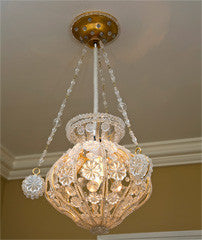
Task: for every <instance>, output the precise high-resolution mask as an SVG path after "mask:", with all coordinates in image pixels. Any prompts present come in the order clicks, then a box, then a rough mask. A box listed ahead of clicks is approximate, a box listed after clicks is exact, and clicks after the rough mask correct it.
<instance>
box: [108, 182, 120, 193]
mask: <svg viewBox="0 0 202 240" xmlns="http://www.w3.org/2000/svg"><path fill="white" fill-rule="evenodd" d="M121 189H122V184H121V182H120V181H117V182H113V183H112V185H111V191H112V192H120V191H121Z"/></svg>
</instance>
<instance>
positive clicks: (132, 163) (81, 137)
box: [45, 113, 152, 234]
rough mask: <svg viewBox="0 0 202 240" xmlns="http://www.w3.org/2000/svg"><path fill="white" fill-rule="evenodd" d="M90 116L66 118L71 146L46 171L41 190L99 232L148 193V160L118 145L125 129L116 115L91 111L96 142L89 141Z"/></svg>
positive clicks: (59, 207) (62, 209) (65, 211)
mask: <svg viewBox="0 0 202 240" xmlns="http://www.w3.org/2000/svg"><path fill="white" fill-rule="evenodd" d="M94 121H95V115H94V114H83V115H78V116H76V117H75V118H73V119H72V120H70V121H69V122H68V124H67V126H66V131H67V137H68V139H69V140H70V141H71V142H73V143H76V145H75V146H74V147H73V148H72V149H69V150H68V151H67V152H66V153H65V154H64V155H63V156H62V157H61V158H60V159H59V160H58V161H57V162H56V163H55V164H54V165H53V166H52V168H51V169H50V171H49V172H48V174H47V177H46V190H45V193H46V198H47V200H48V201H49V202H50V203H51V204H52V205H53V206H54V207H55V208H56V209H57V210H58V211H59V212H61V213H63V214H65V215H67V216H68V217H70V218H72V219H73V220H74V221H75V222H76V223H77V225H79V226H81V227H83V228H86V229H89V230H91V231H92V232H93V233H97V234H101V233H107V232H108V231H109V229H111V228H113V227H115V226H117V225H118V224H120V223H121V222H122V221H123V219H124V218H125V217H127V216H128V215H129V214H130V213H131V212H133V211H134V210H135V209H137V208H139V207H140V206H141V205H142V204H143V203H144V202H145V201H146V200H147V199H148V198H149V196H150V194H151V190H152V187H151V179H150V176H151V172H152V163H151V160H150V159H149V158H148V157H146V156H145V155H142V154H135V155H133V154H132V153H131V152H130V151H129V150H127V149H126V148H125V147H123V146H120V145H118V143H117V142H119V140H120V139H121V138H122V137H123V135H124V133H125V130H124V126H125V124H124V122H123V121H122V120H121V119H120V118H118V117H114V116H112V115H109V114H102V113H99V114H98V115H97V117H96V124H97V128H96V129H97V131H96V136H97V137H98V138H99V141H94V134H93V129H94V128H93V126H94ZM111 136H113V137H111ZM108 139H111V141H109V140H108Z"/></svg>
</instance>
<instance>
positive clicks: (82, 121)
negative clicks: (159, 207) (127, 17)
mask: <svg viewBox="0 0 202 240" xmlns="http://www.w3.org/2000/svg"><path fill="white" fill-rule="evenodd" d="M71 30H72V33H73V36H74V38H76V39H77V40H79V41H80V42H81V43H82V44H83V45H84V48H83V49H82V53H81V57H80V59H79V60H78V63H77V66H76V67H75V70H74V77H73V79H72V81H71V83H70V86H69V88H68V89H67V90H66V95H65V98H64V100H63V102H62V104H61V106H60V109H59V112H58V114H57V117H56V119H55V120H54V127H53V129H52V131H51V133H50V136H49V137H48V140H47V143H46V147H45V150H44V151H43V152H42V155H41V158H40V159H39V165H38V167H36V168H34V169H33V171H32V172H33V175H30V176H28V177H26V178H25V179H24V180H23V182H22V190H23V192H24V194H25V195H26V197H28V198H31V199H35V198H38V197H39V196H42V195H43V194H44V195H45V197H46V199H47V200H48V201H49V203H50V204H51V205H52V206H53V207H54V208H55V209H56V210H57V211H59V212H60V213H62V214H65V215H66V216H68V217H69V218H71V219H72V220H73V221H74V222H75V223H76V224H77V225H78V226H80V227H82V228H85V229H88V230H90V231H91V232H92V233H95V234H105V233H108V232H109V230H110V229H112V228H114V227H116V226H117V225H118V224H120V223H121V222H122V221H123V220H124V219H125V218H126V217H127V216H128V215H129V214H131V213H132V212H133V211H135V210H136V209H138V208H139V207H140V206H142V205H143V204H144V203H145V202H146V201H147V200H148V198H149V197H150V195H151V191H152V185H151V173H152V161H151V159H150V158H149V157H147V156H146V155H144V154H142V153H141V148H140V147H139V146H138V142H137V138H136V137H135V135H134V133H133V131H132V129H131V124H130V121H129V119H128V114H127V107H126V104H125V103H124V102H123V100H122V98H121V96H120V92H119V90H118V88H117V85H116V78H115V75H114V72H113V69H112V68H111V65H110V61H109V58H108V55H107V53H106V51H105V49H104V45H105V44H107V43H109V42H111V41H112V40H114V39H115V38H116V37H117V36H118V34H119V25H118V22H117V20H116V19H115V18H114V17H113V16H111V15H110V14H107V13H103V12H97V11H94V12H87V13H83V14H81V15H79V16H78V17H77V18H76V19H75V20H74V22H73V24H72V28H71ZM88 47H90V48H92V49H93V53H94V74H93V75H94V76H93V79H94V109H93V113H87V114H80V115H78V116H76V117H74V118H73V119H71V120H70V121H69V122H68V123H67V125H66V136H67V138H68V140H69V141H70V142H71V143H73V144H74V146H73V148H71V149H69V150H67V151H66V152H65V153H64V154H63V155H62V156H61V157H60V158H59V160H57V161H56V162H55V163H54V164H53V166H52V167H51V168H50V170H49V172H48V173H47V175H46V178H45V180H44V179H43V178H42V177H41V176H40V166H41V165H42V164H43V162H44V161H45V157H46V155H47V150H48V147H49V145H50V143H51V142H52V140H53V137H54V135H55V133H56V131H57V128H58V127H59V126H60V122H61V117H62V115H63V111H64V108H65V105H66V102H67V100H68V98H69V96H70V94H71V92H72V90H73V86H74V85H75V83H76V82H77V79H78V75H79V72H80V66H81V65H82V63H83V60H84V57H85V55H86V52H87V49H89V48H88ZM103 63H104V64H105V65H106V67H105V69H107V71H108V73H109V77H110V79H111V82H112V84H113V88H114V92H115V96H116V98H117V102H118V110H119V111H120V112H121V114H122V116H123V120H122V119H121V118H119V117H116V116H113V115H111V114H109V113H108V101H107V96H106V92H105V78H104V74H103ZM98 82H99V83H100V85H101V87H102V98H103V105H104V109H105V112H104V113H100V112H98V100H99V98H98V87H99V86H98ZM125 126H126V127H127V128H128V131H129V134H130V136H131V139H132V142H133V144H134V153H132V152H130V151H129V150H128V149H126V148H125V147H124V146H121V145H119V141H120V140H121V139H122V138H123V137H124V135H125Z"/></svg>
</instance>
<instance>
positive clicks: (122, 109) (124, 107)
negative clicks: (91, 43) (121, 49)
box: [100, 41, 138, 146]
mask: <svg viewBox="0 0 202 240" xmlns="http://www.w3.org/2000/svg"><path fill="white" fill-rule="evenodd" d="M100 49H101V51H102V55H103V57H104V60H105V64H106V66H107V68H108V72H109V75H110V78H111V81H112V84H113V87H114V93H115V95H116V98H117V101H118V110H119V111H120V112H121V113H122V116H123V118H124V121H125V124H126V126H127V128H128V131H129V134H130V137H131V139H132V142H133V143H134V145H135V146H137V145H138V142H137V138H136V137H135V135H134V132H133V131H132V129H131V124H130V120H129V118H128V114H127V111H126V110H127V105H126V104H125V103H124V102H123V100H122V98H121V96H120V92H119V90H118V88H117V85H116V77H115V76H114V71H113V69H112V68H111V65H110V61H109V58H108V54H107V53H106V52H105V50H104V45H103V43H102V42H101V41H100Z"/></svg>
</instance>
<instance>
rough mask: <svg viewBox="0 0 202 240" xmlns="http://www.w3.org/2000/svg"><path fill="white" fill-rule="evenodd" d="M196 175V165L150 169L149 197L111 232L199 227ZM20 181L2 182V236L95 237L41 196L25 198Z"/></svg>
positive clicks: (197, 169) (199, 193) (199, 201)
mask: <svg viewBox="0 0 202 240" xmlns="http://www.w3.org/2000/svg"><path fill="white" fill-rule="evenodd" d="M200 175H201V165H200V164H193V165H181V166H172V167H156V168H154V173H153V177H152V182H153V194H152V197H151V199H150V200H149V201H148V202H147V203H146V204H145V205H144V206H143V207H142V208H140V209H139V210H137V212H135V213H133V214H131V215H130V216H129V217H128V218H127V219H126V220H125V221H124V222H123V223H122V224H121V225H120V226H119V227H117V228H116V229H114V230H113V231H111V233H112V234H113V233H133V232H158V231H182V230H198V229H200V228H201V186H200V185H201V179H200ZM21 182H22V180H12V181H6V182H2V183H4V185H5V190H4V194H3V201H2V204H3V212H2V214H3V216H2V221H1V224H2V228H1V230H2V239H62V238H63V239H96V236H93V235H91V234H90V233H88V231H86V230H83V229H80V228H79V227H77V226H76V225H75V224H74V223H73V222H72V221H71V220H70V219H68V218H67V217H66V216H64V215H62V214H60V213H58V212H57V211H56V210H55V209H54V208H53V207H51V206H50V205H49V203H48V202H47V201H46V200H45V198H41V199H39V200H29V199H26V198H25V197H24V195H23V194H22V191H21Z"/></svg>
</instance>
